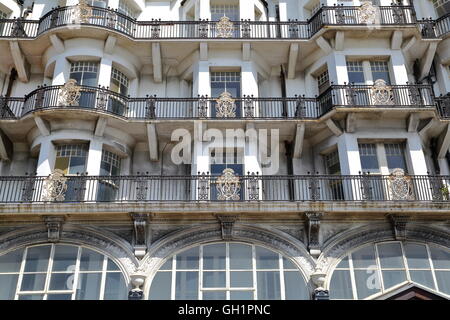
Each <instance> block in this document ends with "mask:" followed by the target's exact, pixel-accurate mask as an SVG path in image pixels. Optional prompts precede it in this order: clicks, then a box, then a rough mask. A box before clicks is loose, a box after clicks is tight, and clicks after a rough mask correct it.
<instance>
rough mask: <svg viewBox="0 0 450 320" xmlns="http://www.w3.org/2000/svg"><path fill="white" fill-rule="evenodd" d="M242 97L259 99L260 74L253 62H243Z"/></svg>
mask: <svg viewBox="0 0 450 320" xmlns="http://www.w3.org/2000/svg"><path fill="white" fill-rule="evenodd" d="M241 77H242V81H241V83H242V95H248V96H249V95H253V96H254V97H258V72H257V70H256V65H255V64H254V63H253V62H243V63H242V69H241Z"/></svg>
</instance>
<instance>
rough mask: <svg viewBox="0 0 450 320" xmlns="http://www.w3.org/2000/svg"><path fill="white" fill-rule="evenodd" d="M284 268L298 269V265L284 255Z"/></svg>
mask: <svg viewBox="0 0 450 320" xmlns="http://www.w3.org/2000/svg"><path fill="white" fill-rule="evenodd" d="M283 269H284V270H297V267H296V266H295V264H294V263H293V262H292V261H291V260H290V259H287V258H285V257H283Z"/></svg>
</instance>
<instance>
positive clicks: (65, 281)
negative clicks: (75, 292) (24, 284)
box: [50, 273, 74, 290]
mask: <svg viewBox="0 0 450 320" xmlns="http://www.w3.org/2000/svg"><path fill="white" fill-rule="evenodd" d="M73 281H74V274H73V273H53V274H52V275H51V278H50V290H72V289H73Z"/></svg>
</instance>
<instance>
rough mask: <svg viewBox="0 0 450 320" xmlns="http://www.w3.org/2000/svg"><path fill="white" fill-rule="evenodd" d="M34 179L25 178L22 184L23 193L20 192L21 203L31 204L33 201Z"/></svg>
mask: <svg viewBox="0 0 450 320" xmlns="http://www.w3.org/2000/svg"><path fill="white" fill-rule="evenodd" d="M35 181H36V178H35V177H27V178H26V179H25V181H24V182H23V189H22V190H23V192H22V201H23V202H31V201H33V193H34V190H35V189H34V184H35Z"/></svg>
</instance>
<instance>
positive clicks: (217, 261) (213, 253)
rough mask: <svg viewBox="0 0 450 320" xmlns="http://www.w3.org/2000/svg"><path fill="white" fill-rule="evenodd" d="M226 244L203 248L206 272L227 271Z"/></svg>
mask: <svg viewBox="0 0 450 320" xmlns="http://www.w3.org/2000/svg"><path fill="white" fill-rule="evenodd" d="M225 256H226V245H225V243H218V244H210V245H205V246H203V268H204V269H205V270H218V269H225Z"/></svg>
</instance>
